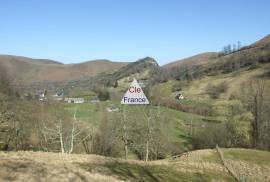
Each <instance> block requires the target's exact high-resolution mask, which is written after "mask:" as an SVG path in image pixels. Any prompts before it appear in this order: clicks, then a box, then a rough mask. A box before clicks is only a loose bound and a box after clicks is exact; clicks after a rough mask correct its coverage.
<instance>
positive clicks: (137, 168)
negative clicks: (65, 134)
mask: <svg viewBox="0 0 270 182" xmlns="http://www.w3.org/2000/svg"><path fill="white" fill-rule="evenodd" d="M79 165H80V166H81V167H83V168H84V169H86V170H87V171H89V172H99V173H103V174H105V175H114V176H115V175H116V176H118V177H119V178H120V179H122V180H127V179H129V180H133V181H157V182H158V181H161V180H160V179H159V178H158V176H155V175H154V174H153V171H152V170H151V169H149V167H148V166H143V165H138V164H131V163H126V162H118V161H114V162H107V163H105V164H94V165H93V164H85V163H83V164H79Z"/></svg>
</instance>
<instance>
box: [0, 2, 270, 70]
mask: <svg viewBox="0 0 270 182" xmlns="http://www.w3.org/2000/svg"><path fill="white" fill-rule="evenodd" d="M269 33H270V1H269V0H260V1H258V0H238V1H237V0H226V1H219V0H208V1H207V0H197V1H196V0H193V1H191V0H183V1H182V0H133V1H129V0H92V1H91V0H88V1H87V0H85V1H84V0H73V1H71V0H65V1H64V0H0V54H11V55H21V56H27V57H33V58H48V59H53V60H57V61H60V62H63V63H76V62H82V61H87V60H92V59H102V58H105V59H110V60H113V61H135V60H137V59H139V58H142V57H145V56H151V57H153V58H155V59H156V60H157V61H158V62H159V64H161V65H163V64H165V63H168V62H171V61H174V60H178V59H181V58H185V57H189V56H192V55H195V54H198V53H202V52H208V51H220V50H221V49H222V47H223V46H224V45H227V44H229V43H235V42H237V41H241V42H242V44H243V45H247V44H250V43H252V42H254V41H256V40H258V39H260V38H262V37H264V36H266V35H267V34H269Z"/></svg>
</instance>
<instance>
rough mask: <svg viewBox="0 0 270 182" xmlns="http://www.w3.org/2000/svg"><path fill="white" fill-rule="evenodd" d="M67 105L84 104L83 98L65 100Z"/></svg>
mask: <svg viewBox="0 0 270 182" xmlns="http://www.w3.org/2000/svg"><path fill="white" fill-rule="evenodd" d="M64 101H65V102H67V103H74V104H82V103H84V98H65V100H64Z"/></svg>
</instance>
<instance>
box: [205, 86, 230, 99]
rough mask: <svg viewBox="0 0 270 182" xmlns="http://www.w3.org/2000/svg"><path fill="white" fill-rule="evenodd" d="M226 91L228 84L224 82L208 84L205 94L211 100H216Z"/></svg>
mask: <svg viewBox="0 0 270 182" xmlns="http://www.w3.org/2000/svg"><path fill="white" fill-rule="evenodd" d="M227 90H228V84H227V83H226V82H222V83H220V84H218V85H212V84H208V85H207V88H206V93H207V94H208V95H209V96H210V97H211V98H212V99H218V98H219V96H220V94H222V93H224V92H226V91H227Z"/></svg>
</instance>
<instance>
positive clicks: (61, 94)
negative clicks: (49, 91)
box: [52, 91, 64, 101]
mask: <svg viewBox="0 0 270 182" xmlns="http://www.w3.org/2000/svg"><path fill="white" fill-rule="evenodd" d="M52 97H53V99H54V100H56V101H62V100H64V92H63V91H61V92H56V94H54V95H52Z"/></svg>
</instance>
